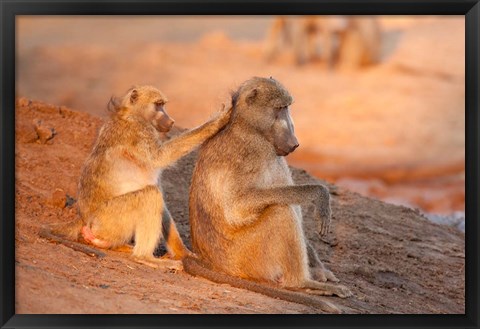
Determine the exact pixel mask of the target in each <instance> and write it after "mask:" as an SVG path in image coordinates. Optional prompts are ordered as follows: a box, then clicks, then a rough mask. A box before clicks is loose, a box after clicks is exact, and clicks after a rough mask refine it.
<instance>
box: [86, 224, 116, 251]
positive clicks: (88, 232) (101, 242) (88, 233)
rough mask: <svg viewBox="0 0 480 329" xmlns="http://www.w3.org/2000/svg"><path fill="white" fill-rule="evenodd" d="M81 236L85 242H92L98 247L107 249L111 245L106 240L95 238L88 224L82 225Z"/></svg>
mask: <svg viewBox="0 0 480 329" xmlns="http://www.w3.org/2000/svg"><path fill="white" fill-rule="evenodd" d="M82 236H83V239H85V241H86V242H88V243H91V244H93V245H94V246H97V247H99V248H104V249H108V248H110V247H111V246H112V244H111V243H110V242H108V241H105V240H101V239H97V238H96V237H95V235H94V234H93V232H92V230H91V229H90V227H88V226H86V225H85V226H84V227H82Z"/></svg>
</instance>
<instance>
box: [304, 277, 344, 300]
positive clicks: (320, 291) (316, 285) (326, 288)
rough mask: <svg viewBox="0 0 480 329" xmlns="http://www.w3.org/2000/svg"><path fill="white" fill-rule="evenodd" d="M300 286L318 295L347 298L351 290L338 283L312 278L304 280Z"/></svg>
mask: <svg viewBox="0 0 480 329" xmlns="http://www.w3.org/2000/svg"><path fill="white" fill-rule="evenodd" d="M302 288H304V289H306V292H307V293H309V294H312V295H320V296H333V295H335V296H338V297H340V298H347V297H350V296H352V295H353V294H352V292H351V291H350V289H348V288H347V287H345V286H343V285H340V284H331V283H324V282H318V281H313V280H308V281H306V282H305V283H304V284H303V286H302Z"/></svg>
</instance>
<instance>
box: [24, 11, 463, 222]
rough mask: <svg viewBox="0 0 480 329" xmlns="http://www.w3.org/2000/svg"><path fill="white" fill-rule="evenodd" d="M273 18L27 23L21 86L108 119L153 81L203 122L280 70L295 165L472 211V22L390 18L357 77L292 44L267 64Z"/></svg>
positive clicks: (397, 197) (189, 122)
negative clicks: (305, 58) (298, 62)
mask: <svg viewBox="0 0 480 329" xmlns="http://www.w3.org/2000/svg"><path fill="white" fill-rule="evenodd" d="M270 22H271V18H269V17H266V18H254V17H245V18H241V17H236V18H218V17H215V18H213V17H210V18H208V19H203V20H202V19H201V18H198V17H192V18H186V17H183V18H182V17H180V18H179V17H176V18H172V17H171V18H166V17H163V18H159V17H150V18H138V17H136V18H135V17H126V18H118V17H117V18H115V19H113V18H105V17H89V18H85V17H70V18H65V17H54V18H53V17H43V16H42V17H20V18H19V19H18V21H17V27H18V39H17V60H18V62H17V63H18V66H17V69H18V71H17V72H18V74H17V78H18V80H17V93H18V96H25V97H28V98H29V99H36V100H42V101H47V102H50V103H52V104H58V105H64V106H69V107H71V108H74V109H76V110H79V111H85V112H88V113H92V114H95V115H99V116H104V115H105V108H106V103H107V101H108V100H109V98H110V97H111V96H112V95H122V94H123V93H124V92H125V91H126V90H127V89H128V88H130V87H131V86H132V85H133V84H145V83H148V84H152V85H154V86H157V87H158V88H160V89H161V90H162V91H164V92H165V93H166V95H167V96H168V97H169V99H170V100H171V101H170V103H169V105H168V109H169V111H170V113H171V114H172V115H173V117H174V118H175V119H176V122H177V123H178V125H180V126H182V127H185V128H191V127H193V126H195V125H198V124H200V123H202V122H203V121H205V120H207V118H208V117H209V116H210V115H211V114H212V113H213V112H215V111H216V110H217V109H219V108H220V107H221V103H222V101H224V100H225V98H226V97H228V95H229V92H230V91H231V90H233V89H235V88H236V87H237V86H238V85H239V84H240V83H241V82H242V81H244V80H245V79H247V78H250V77H251V76H273V77H275V78H277V79H278V80H280V81H281V82H282V83H283V84H284V85H285V86H286V87H287V88H288V89H289V90H290V91H291V93H292V94H293V96H294V97H295V103H294V104H293V106H292V115H293V118H294V121H295V125H296V132H297V135H298V137H299V141H300V144H301V147H300V148H299V149H298V150H297V151H296V152H295V153H294V154H293V155H292V156H291V157H289V159H288V160H289V163H290V164H293V165H296V166H299V167H301V168H304V169H306V170H308V171H309V172H310V173H312V174H314V175H315V176H317V177H319V178H322V179H327V180H329V181H330V182H335V183H336V184H337V185H340V186H343V187H346V188H348V189H350V190H353V191H356V192H359V193H362V194H364V195H368V196H373V197H376V198H379V199H382V200H384V201H388V202H391V203H396V204H403V205H407V206H412V207H418V208H420V209H422V210H424V211H428V212H434V213H443V214H449V213H452V212H453V211H460V212H462V211H464V209H465V175H464V168H465V152H464V149H465V139H464V136H465V134H464V132H465V113H464V109H465V100H464V99H465V86H464V80H465V65H464V58H465V53H464V51H465V44H464V40H465V38H464V17H455V16H453V17H452V16H449V17H415V18H412V17H388V18H387V17H382V18H381V19H380V22H381V24H382V28H383V37H384V43H383V47H382V48H383V52H382V62H381V64H380V65H377V66H374V67H371V68H368V69H364V70H360V71H354V72H351V71H341V70H340V71H338V70H333V71H331V70H327V69H326V67H325V65H324V63H322V62H321V61H320V62H313V63H309V64H308V65H305V66H302V67H297V66H295V65H294V64H293V60H292V56H291V53H289V52H286V53H285V54H283V55H282V56H280V58H278V60H276V61H274V62H272V63H266V62H265V60H264V58H263V53H262V49H263V43H262V39H263V37H264V35H265V34H266V31H267V28H268V26H269V24H270ZM72 134H73V135H74V136H75V132H73V133H72Z"/></svg>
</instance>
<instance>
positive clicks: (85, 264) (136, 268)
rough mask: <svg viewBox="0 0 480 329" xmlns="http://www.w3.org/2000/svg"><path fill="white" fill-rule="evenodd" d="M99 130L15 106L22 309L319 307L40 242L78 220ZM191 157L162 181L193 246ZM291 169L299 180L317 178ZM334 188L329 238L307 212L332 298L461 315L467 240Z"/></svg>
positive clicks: (380, 308) (32, 106)
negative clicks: (334, 291)
mask: <svg viewBox="0 0 480 329" xmlns="http://www.w3.org/2000/svg"><path fill="white" fill-rule="evenodd" d="M39 121H40V122H39ZM101 123H102V119H101V118H99V117H96V116H92V115H90V114H87V113H84V112H83V113H82V112H75V111H72V110H70V109H67V108H66V107H64V106H55V105H46V104H43V103H40V102H36V101H30V100H28V99H26V98H20V99H18V100H17V107H16V150H15V155H16V203H15V204H16V235H15V241H16V262H15V265H16V266H15V270H16V287H15V289H16V313H318V312H319V310H317V309H315V308H312V307H308V306H304V305H299V304H295V303H290V302H285V301H281V300H276V299H272V298H269V297H265V296H263V295H260V294H256V293H252V292H249V291H244V290H240V289H235V288H232V287H230V286H228V285H220V284H214V283H212V282H210V281H208V280H205V279H202V278H195V277H192V276H190V275H188V274H186V273H184V272H183V271H178V272H175V271H171V270H168V269H157V270H154V269H151V268H149V267H146V266H143V265H139V264H137V263H134V262H132V261H131V260H129V258H128V257H127V255H126V254H124V253H119V252H113V251H107V256H106V257H105V258H103V259H96V258H91V257H89V256H87V255H85V254H82V253H79V252H76V251H74V250H72V249H69V248H67V247H65V246H63V245H56V244H53V243H51V242H49V241H47V240H45V239H42V238H40V237H39V236H38V231H39V228H40V227H41V226H42V225H46V224H51V223H58V222H63V221H71V220H74V219H75V218H76V216H77V212H76V208H75V198H76V183H77V180H78V176H79V174H80V170H81V166H82V164H83V161H84V159H85V158H86V156H87V154H88V152H89V150H90V148H91V146H92V143H93V141H94V138H95V136H96V132H97V130H98V128H99V126H100V125H101ZM52 129H53V130H52ZM52 131H54V132H55V133H54V134H52ZM194 162H195V154H192V155H190V156H188V157H186V158H184V159H183V160H181V161H180V162H179V163H178V165H176V166H175V167H173V168H171V169H169V170H168V171H167V172H166V173H165V174H164V177H165V185H164V190H165V192H166V199H167V203H168V206H169V208H170V210H171V212H172V215H173V217H174V218H175V220H176V222H177V223H178V227H179V230H180V232H181V235H182V237H183V239H184V241H186V242H187V244H188V241H189V226H188V207H187V204H188V200H187V198H188V185H189V182H190V177H191V172H192V169H193V165H194ZM292 170H293V173H294V178H295V181H296V182H299V183H305V182H315V181H316V179H315V178H313V177H312V176H310V175H309V174H307V173H306V172H305V171H304V170H301V169H292ZM58 189H60V190H58ZM330 189H331V193H332V200H333V201H332V202H333V204H332V206H333V217H334V218H333V226H332V229H331V232H330V233H329V235H328V237H327V238H326V239H320V238H319V237H318V236H317V235H316V234H315V231H314V228H313V227H314V226H313V219H312V214H311V209H304V214H305V223H304V225H305V230H306V235H307V237H308V239H309V240H310V241H311V242H312V243H313V245H314V246H315V248H316V249H317V251H318V252H319V254H320V258H321V259H322V261H324V262H325V264H326V265H327V266H328V267H329V268H330V269H331V270H332V271H333V272H334V273H335V274H336V275H337V277H338V278H339V279H340V280H341V282H342V283H343V284H344V285H346V286H348V287H349V288H350V289H351V290H352V292H353V293H354V296H353V297H351V298H348V299H340V298H335V297H332V298H329V300H330V301H332V302H333V303H335V304H337V305H339V306H340V307H342V308H343V311H344V312H346V313H458V314H461V313H464V312H465V266H464V265H465V258H464V257H465V249H464V235H463V234H462V233H460V232H459V231H457V230H455V229H453V228H450V227H446V226H440V225H437V224H434V223H432V222H430V221H428V220H426V219H425V218H424V217H423V216H422V215H421V214H420V213H419V212H418V211H416V210H412V209H410V208H406V207H403V206H395V205H390V204H386V203H383V202H381V201H378V200H374V199H369V198H365V197H362V196H360V195H358V194H356V193H352V192H349V191H348V190H346V189H344V188H341V187H337V186H334V185H330Z"/></svg>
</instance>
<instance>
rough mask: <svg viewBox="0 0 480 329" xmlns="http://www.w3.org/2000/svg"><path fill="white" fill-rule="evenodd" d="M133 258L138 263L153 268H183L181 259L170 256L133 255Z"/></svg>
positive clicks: (176, 269) (177, 269)
mask: <svg viewBox="0 0 480 329" xmlns="http://www.w3.org/2000/svg"><path fill="white" fill-rule="evenodd" d="M133 260H134V261H135V262H137V263H140V264H143V265H147V266H150V267H152V268H167V269H169V270H175V271H181V270H183V264H182V262H181V261H179V260H173V259H168V258H155V257H153V256H151V257H138V256H133Z"/></svg>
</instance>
